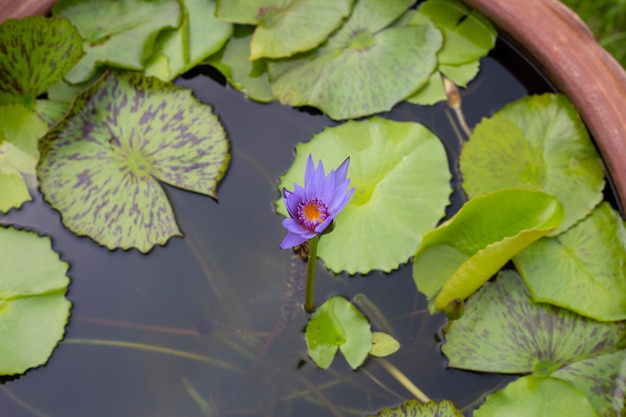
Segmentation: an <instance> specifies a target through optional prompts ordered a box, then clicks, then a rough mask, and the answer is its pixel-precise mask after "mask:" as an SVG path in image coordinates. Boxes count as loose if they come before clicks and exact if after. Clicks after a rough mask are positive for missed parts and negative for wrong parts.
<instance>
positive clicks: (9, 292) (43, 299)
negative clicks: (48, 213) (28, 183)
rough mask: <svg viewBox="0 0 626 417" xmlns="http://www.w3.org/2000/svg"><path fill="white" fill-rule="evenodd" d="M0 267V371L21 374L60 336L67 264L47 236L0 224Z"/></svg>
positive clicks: (40, 360) (67, 305) (64, 314)
mask: <svg viewBox="0 0 626 417" xmlns="http://www.w3.org/2000/svg"><path fill="white" fill-rule="evenodd" d="M34 259H35V260H36V262H33V260H34ZM0 268H1V269H2V274H1V275H0V358H1V359H0V375H15V374H21V373H24V372H25V371H26V370H27V369H29V368H33V367H36V366H39V365H43V364H44V363H45V362H46V361H47V360H48V358H49V357H50V355H51V354H52V350H53V349H54V347H55V346H56V344H57V343H58V342H59V340H61V338H62V337H63V333H64V328H65V325H66V324H67V320H68V317H69V310H70V302H69V301H67V299H66V298H65V292H66V290H67V286H68V285H69V282H70V280H69V278H68V277H67V275H66V274H67V269H68V264H67V263H65V262H63V261H61V260H60V259H59V255H58V254H57V253H56V252H54V251H53V250H52V247H51V243H50V239H49V238H47V237H40V236H38V235H37V234H36V233H33V232H28V231H24V230H15V229H13V228H7V227H0Z"/></svg>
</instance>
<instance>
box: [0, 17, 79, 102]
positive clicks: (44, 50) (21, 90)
mask: <svg viewBox="0 0 626 417" xmlns="http://www.w3.org/2000/svg"><path fill="white" fill-rule="evenodd" d="M0 45H1V47H0V104H9V103H21V104H23V105H25V106H26V107H28V108H33V107H34V106H35V99H36V98H37V96H38V95H39V94H41V93H43V92H44V91H46V89H47V88H48V87H50V86H51V85H52V84H54V83H55V82H57V81H58V80H60V79H61V78H62V77H63V76H64V75H65V73H67V72H68V71H69V70H70V69H71V68H72V67H73V66H74V64H76V62H78V60H80V58H81V57H82V56H83V55H84V53H83V49H82V39H81V37H80V34H79V33H78V31H77V30H76V28H75V27H74V26H72V24H71V23H70V21H69V20H67V19H63V18H55V17H53V18H45V17H43V16H31V17H26V18H24V19H19V20H18V19H8V20H6V21H5V22H4V23H2V24H1V25H0ZM24 51H28V53H24Z"/></svg>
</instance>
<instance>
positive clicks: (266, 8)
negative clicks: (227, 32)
mask: <svg viewBox="0 0 626 417" xmlns="http://www.w3.org/2000/svg"><path fill="white" fill-rule="evenodd" d="M353 2H354V0H300V1H296V0H286V1H283V0H279V1H277V0H218V2H217V5H218V8H217V17H219V18H220V19H223V20H226V21H229V22H234V23H242V24H253V25H258V26H257V27H256V29H255V30H254V35H253V36H252V40H251V43H250V60H255V59H259V58H264V57H265V58H283V57H288V56H291V55H293V54H295V53H297V52H304V51H308V50H310V49H313V48H315V47H316V46H318V45H319V44H321V43H322V42H324V40H326V38H328V36H329V35H330V34H331V33H332V32H333V31H334V30H335V29H337V28H338V27H339V26H340V25H341V23H342V22H343V19H344V18H345V17H347V16H348V15H349V14H350V11H351V10H352V3H353Z"/></svg>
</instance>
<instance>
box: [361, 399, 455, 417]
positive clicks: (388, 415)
mask: <svg viewBox="0 0 626 417" xmlns="http://www.w3.org/2000/svg"><path fill="white" fill-rule="evenodd" d="M370 417H374V416H370ZM376 417H463V413H462V412H461V411H460V410H458V409H457V408H456V407H455V406H454V404H453V403H452V401H448V400H443V401H438V402H435V401H430V402H427V403H425V404H421V403H420V402H418V401H416V400H410V401H406V402H404V403H402V404H400V405H399V406H397V407H393V408H383V409H382V410H381V411H380V413H378V414H376Z"/></svg>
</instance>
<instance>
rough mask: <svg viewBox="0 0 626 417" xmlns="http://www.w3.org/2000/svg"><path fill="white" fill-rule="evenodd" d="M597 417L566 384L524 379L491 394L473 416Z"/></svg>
mask: <svg viewBox="0 0 626 417" xmlns="http://www.w3.org/2000/svg"><path fill="white" fill-rule="evenodd" d="M555 416H567V417H600V416H599V414H598V413H596V411H595V410H594V409H593V407H592V406H591V404H590V403H589V400H587V398H586V397H585V395H584V394H583V393H582V392H580V391H579V390H577V389H576V388H575V387H573V386H571V385H570V384H568V383H567V382H564V381H561V380H558V379H554V378H542V377H533V376H527V377H524V378H520V379H518V380H517V381H514V382H512V383H510V384H509V385H507V386H506V388H504V389H503V390H500V391H498V392H496V393H495V394H490V395H488V396H487V398H486V399H485V403H484V404H483V405H482V406H481V407H480V408H479V409H478V410H476V411H474V417H555Z"/></svg>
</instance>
